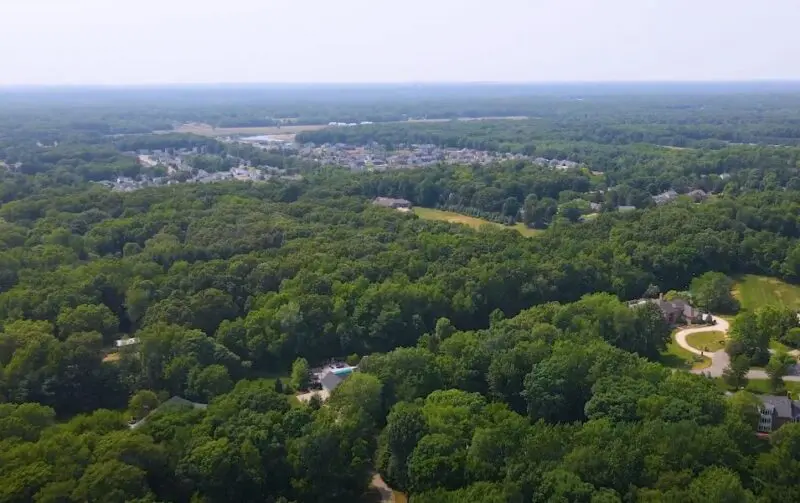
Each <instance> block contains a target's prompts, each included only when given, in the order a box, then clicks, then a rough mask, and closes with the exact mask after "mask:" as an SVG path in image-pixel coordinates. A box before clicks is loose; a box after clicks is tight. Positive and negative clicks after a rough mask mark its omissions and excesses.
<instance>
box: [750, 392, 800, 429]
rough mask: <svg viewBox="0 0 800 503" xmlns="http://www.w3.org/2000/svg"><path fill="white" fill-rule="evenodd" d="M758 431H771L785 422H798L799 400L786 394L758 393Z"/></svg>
mask: <svg viewBox="0 0 800 503" xmlns="http://www.w3.org/2000/svg"><path fill="white" fill-rule="evenodd" d="M758 398H759V399H760V400H761V407H759V409H758V411H759V413H760V414H761V415H760V417H759V419H758V431H759V432H760V433H771V432H773V431H775V430H777V429H778V428H780V427H781V426H783V425H784V424H786V423H791V422H795V423H796V422H800V401H798V400H792V399H791V398H789V397H788V396H775V395H759V397H758Z"/></svg>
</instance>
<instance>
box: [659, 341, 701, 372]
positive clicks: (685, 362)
mask: <svg viewBox="0 0 800 503" xmlns="http://www.w3.org/2000/svg"><path fill="white" fill-rule="evenodd" d="M661 363H662V364H663V365H665V366H667V367H671V368H675V369H679V370H700V369H705V368H708V367H710V366H711V358H708V357H707V356H700V355H696V354H694V353H692V352H691V351H687V350H685V349H683V348H682V347H680V346H679V345H678V343H676V342H675V332H673V333H672V340H671V341H670V343H669V344H667V349H666V351H664V352H662V353H661Z"/></svg>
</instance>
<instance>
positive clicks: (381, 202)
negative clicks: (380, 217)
mask: <svg viewBox="0 0 800 503" xmlns="http://www.w3.org/2000/svg"><path fill="white" fill-rule="evenodd" d="M372 204H375V205H377V206H383V207H384V208H392V209H395V210H397V209H400V208H411V201H409V200H408V199H395V198H393V197H376V198H375V200H374V201H372Z"/></svg>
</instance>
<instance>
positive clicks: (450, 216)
mask: <svg viewBox="0 0 800 503" xmlns="http://www.w3.org/2000/svg"><path fill="white" fill-rule="evenodd" d="M414 214H415V215H417V216H418V217H420V218H424V219H425V220H440V221H442V222H450V223H452V224H462V225H468V226H470V227H472V228H473V229H479V228H480V227H481V226H483V225H491V226H494V227H498V228H502V229H514V230H515V231H517V232H519V233H520V234H522V235H523V236H525V237H531V236H535V235H536V234H538V233H540V232H541V231H540V230H537V229H529V228H528V227H527V226H525V224H521V223H517V224H515V225H512V226H508V225H503V224H499V223H497V222H490V221H489V220H484V219H482V218H476V217H470V216H467V215H462V214H460V213H453V212H452V211H442V210H435V209H433V208H420V207H415V208H414Z"/></svg>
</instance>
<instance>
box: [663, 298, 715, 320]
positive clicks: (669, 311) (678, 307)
mask: <svg viewBox="0 0 800 503" xmlns="http://www.w3.org/2000/svg"><path fill="white" fill-rule="evenodd" d="M654 302H655V304H656V305H657V306H658V308H659V309H661V313H662V314H663V315H664V319H665V320H667V323H669V324H670V325H680V324H683V323H705V322H706V321H707V319H706V317H705V315H704V314H703V313H702V312H701V311H700V310H699V309H695V308H694V307H693V306H692V305H691V304H689V303H688V302H686V301H685V300H683V299H675V300H671V301H670V300H664V299H663V298H659V299H656V300H654Z"/></svg>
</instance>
